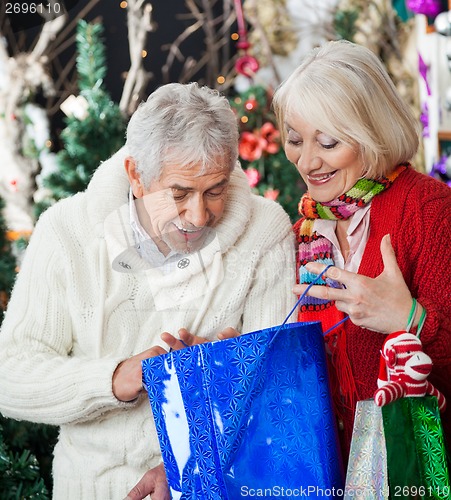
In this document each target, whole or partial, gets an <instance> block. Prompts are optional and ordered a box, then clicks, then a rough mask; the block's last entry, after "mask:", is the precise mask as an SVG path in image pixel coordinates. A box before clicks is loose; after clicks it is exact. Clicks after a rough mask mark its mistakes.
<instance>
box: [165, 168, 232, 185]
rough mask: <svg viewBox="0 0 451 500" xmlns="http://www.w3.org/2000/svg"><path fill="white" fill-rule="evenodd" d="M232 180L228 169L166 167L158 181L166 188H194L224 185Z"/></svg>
mask: <svg viewBox="0 0 451 500" xmlns="http://www.w3.org/2000/svg"><path fill="white" fill-rule="evenodd" d="M229 179H230V169H229V168H228V166H227V167H225V166H224V167H212V168H205V167H203V166H199V165H194V166H188V167H180V166H177V165H166V166H164V167H163V169H162V171H161V175H160V177H159V179H158V183H159V184H160V185H164V187H166V188H176V189H177V188H192V189H195V188H196V187H205V186H209V185H212V186H214V185H217V184H218V185H219V184H221V185H223V184H226V183H227V182H228V180H229Z"/></svg>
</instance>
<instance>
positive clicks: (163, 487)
mask: <svg viewBox="0 0 451 500" xmlns="http://www.w3.org/2000/svg"><path fill="white" fill-rule="evenodd" d="M147 495H152V500H170V499H171V496H170V494H169V487H168V481H167V479H166V473H165V471H164V466H163V464H160V465H158V466H157V467H154V468H153V469H150V470H148V471H147V472H146V473H145V474H144V476H143V477H142V478H141V479H140V481H139V482H138V483H137V484H136V485H135V486H134V487H133V488H132V489H131V490H130V491H129V493H128V494H127V497H126V498H125V499H124V500H142V499H143V498H146V496H147Z"/></svg>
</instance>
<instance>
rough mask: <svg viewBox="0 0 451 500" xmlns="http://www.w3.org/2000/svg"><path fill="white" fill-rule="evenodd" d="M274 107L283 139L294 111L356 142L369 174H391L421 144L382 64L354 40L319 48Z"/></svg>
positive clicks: (283, 87)
mask: <svg viewBox="0 0 451 500" xmlns="http://www.w3.org/2000/svg"><path fill="white" fill-rule="evenodd" d="M273 107H274V111H275V113H276V117H277V121H278V125H279V128H280V131H281V135H282V139H283V141H285V136H286V124H287V121H288V122H289V120H290V116H293V115H295V116H296V115H297V116H300V117H302V119H303V120H305V121H307V122H309V123H310V124H312V125H314V126H315V128H317V129H318V130H320V131H322V132H324V133H326V134H328V135H330V136H332V137H334V138H335V139H337V140H339V141H341V142H343V143H345V144H347V145H349V146H351V147H357V148H358V150H359V151H360V153H361V156H362V160H363V163H364V166H365V170H364V175H365V177H371V178H378V177H381V176H383V175H387V174H388V173H390V172H391V171H392V170H393V169H394V168H395V167H396V166H397V165H399V164H400V163H404V162H408V161H410V160H411V159H412V158H413V156H414V155H415V153H416V152H417V149H418V144H419V124H418V122H417V120H416V119H415V117H414V116H413V113H412V111H411V110H410V108H409V107H408V105H407V104H406V103H405V102H404V101H403V100H402V98H401V96H400V95H399V93H398V91H397V90H396V88H395V86H394V84H393V82H392V81H391V79H390V77H389V75H388V73H387V71H386V69H385V68H384V66H383V64H382V63H381V61H380V60H379V59H378V58H377V57H376V55H375V54H373V52H371V51H370V50H369V49H367V48H365V47H363V46H361V45H356V44H354V43H351V42H347V41H333V42H328V43H326V44H324V45H323V46H321V47H318V48H316V49H314V50H313V51H312V52H311V53H310V54H309V55H308V56H307V57H306V58H305V59H304V61H303V62H302V64H301V65H300V66H299V67H298V68H297V69H296V70H295V71H294V72H293V73H292V74H291V76H290V77H289V78H288V79H287V80H286V81H285V82H283V83H282V84H281V85H280V86H279V88H278V89H277V90H276V92H275V95H274V99H273Z"/></svg>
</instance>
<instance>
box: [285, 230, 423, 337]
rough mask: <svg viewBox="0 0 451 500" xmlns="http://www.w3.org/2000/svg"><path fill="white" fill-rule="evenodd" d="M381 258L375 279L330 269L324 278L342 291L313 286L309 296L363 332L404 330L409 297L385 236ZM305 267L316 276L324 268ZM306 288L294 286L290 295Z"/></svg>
mask: <svg viewBox="0 0 451 500" xmlns="http://www.w3.org/2000/svg"><path fill="white" fill-rule="evenodd" d="M381 254H382V260H383V262H384V270H383V272H382V273H381V274H380V275H379V276H377V278H368V277H366V276H362V275H360V274H356V273H351V272H349V271H344V270H343V269H338V268H337V267H331V268H329V269H328V270H327V272H326V273H325V275H323V276H324V277H327V278H331V279H333V280H335V281H337V282H339V283H341V284H342V285H344V286H343V288H331V287H328V286H318V285H315V286H312V287H311V288H310V290H309V292H308V295H309V296H311V297H316V298H320V299H326V300H334V301H335V306H336V307H337V309H338V310H340V311H343V312H344V313H345V314H347V315H348V316H349V318H350V320H351V321H352V322H353V323H354V324H355V325H357V326H360V327H362V328H367V329H368V330H374V331H377V332H381V333H392V332H396V331H398V330H404V329H405V328H406V325H407V319H408V316H409V312H410V310H411V307H412V295H411V293H410V291H409V289H408V288H407V285H406V282H405V281H404V277H403V275H402V273H401V270H400V269H399V266H398V263H397V261H396V256H395V252H394V250H393V247H392V245H391V241H390V235H388V234H386V235H385V236H384V237H383V238H382V241H381ZM306 267H307V269H308V270H309V271H310V272H312V273H316V274H319V273H320V272H321V271H322V270H323V269H324V268H325V266H324V265H323V264H318V263H313V262H311V263H309V264H307V265H306ZM306 288H307V285H295V287H294V288H293V291H294V292H295V293H296V294H297V295H301V294H302V293H303V292H304V291H305V289H306ZM421 309H422V308H421V307H418V310H417V314H416V316H415V321H414V326H416V325H417V324H418V321H419V318H420V315H421Z"/></svg>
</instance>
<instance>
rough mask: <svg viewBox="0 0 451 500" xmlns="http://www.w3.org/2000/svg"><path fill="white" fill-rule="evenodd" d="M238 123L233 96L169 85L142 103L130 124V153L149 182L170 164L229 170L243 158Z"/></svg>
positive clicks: (215, 91) (128, 136)
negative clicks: (239, 153)
mask: <svg viewBox="0 0 451 500" xmlns="http://www.w3.org/2000/svg"><path fill="white" fill-rule="evenodd" d="M238 137H239V134H238V122H237V119H236V116H235V114H234V112H233V111H232V109H231V107H230V104H229V102H228V100H227V99H226V98H225V97H224V96H222V95H221V94H220V93H219V92H218V91H217V90H213V89H211V88H208V87H200V86H199V85H198V84H197V83H195V82H194V83H188V84H181V83H169V84H167V85H163V86H161V87H159V88H158V89H157V90H156V91H155V92H153V93H152V94H151V95H150V96H149V98H148V99H147V101H146V102H143V103H141V104H140V105H139V107H138V109H137V110H136V111H135V113H134V114H133V115H132V117H131V118H130V121H129V124H128V127H127V141H126V145H127V146H128V152H129V154H130V156H132V157H133V158H134V160H135V162H136V164H137V170H138V172H139V173H140V175H141V178H142V181H143V183H144V184H145V185H146V186H149V184H150V182H151V181H153V180H156V179H158V178H159V177H160V173H161V170H162V169H163V167H164V166H165V165H180V167H181V168H189V167H191V166H194V165H199V164H201V165H202V168H201V172H202V173H203V172H205V171H209V170H215V169H218V168H228V169H229V170H230V171H231V170H233V168H234V167H235V164H236V162H237V159H238Z"/></svg>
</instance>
